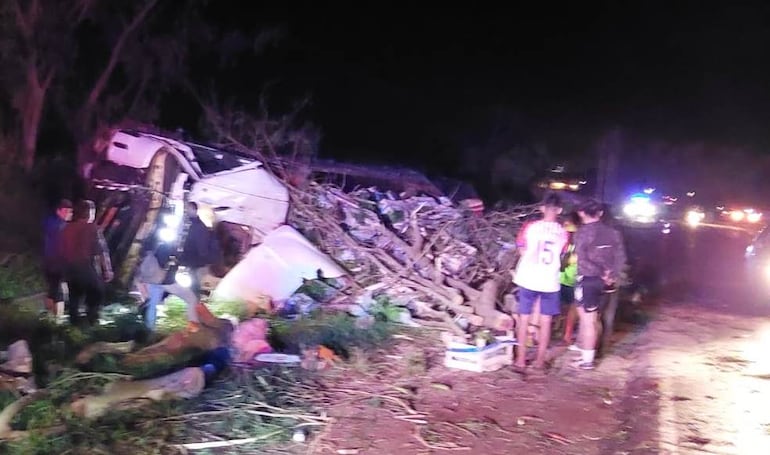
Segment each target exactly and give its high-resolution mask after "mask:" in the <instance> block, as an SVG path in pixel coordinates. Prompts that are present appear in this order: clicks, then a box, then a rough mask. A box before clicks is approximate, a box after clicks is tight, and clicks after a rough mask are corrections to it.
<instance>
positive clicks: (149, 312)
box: [144, 283, 198, 330]
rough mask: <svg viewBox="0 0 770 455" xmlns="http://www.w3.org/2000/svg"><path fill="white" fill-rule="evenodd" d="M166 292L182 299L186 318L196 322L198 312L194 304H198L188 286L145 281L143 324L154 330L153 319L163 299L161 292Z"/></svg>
mask: <svg viewBox="0 0 770 455" xmlns="http://www.w3.org/2000/svg"><path fill="white" fill-rule="evenodd" d="M166 292H168V293H169V294H172V295H175V296H177V297H179V298H180V299H182V300H184V302H185V303H186V304H187V320H188V321H190V322H198V313H196V311H195V306H196V305H197V304H198V298H197V297H196V295H195V293H194V292H193V291H191V290H190V289H188V288H185V287H182V286H180V285H179V284H177V283H172V284H150V283H147V293H148V294H149V299H148V300H147V308H146V309H145V313H144V324H145V325H146V326H147V328H148V329H150V330H155V321H156V319H157V318H158V305H159V304H160V302H161V301H162V300H163V294H165V293H166Z"/></svg>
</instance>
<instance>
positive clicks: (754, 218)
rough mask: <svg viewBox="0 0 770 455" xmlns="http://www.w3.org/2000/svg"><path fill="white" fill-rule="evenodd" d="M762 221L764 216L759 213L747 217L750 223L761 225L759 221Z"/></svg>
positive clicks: (752, 213)
mask: <svg viewBox="0 0 770 455" xmlns="http://www.w3.org/2000/svg"><path fill="white" fill-rule="evenodd" d="M761 219H762V214H761V213H757V212H751V213H749V214H748V215H747V216H746V221H748V222H749V223H759V220H761Z"/></svg>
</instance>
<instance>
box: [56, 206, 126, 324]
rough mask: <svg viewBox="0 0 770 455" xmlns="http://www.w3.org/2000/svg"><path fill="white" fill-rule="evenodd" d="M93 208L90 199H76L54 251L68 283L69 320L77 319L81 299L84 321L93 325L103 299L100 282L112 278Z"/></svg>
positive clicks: (76, 320)
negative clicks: (86, 318)
mask: <svg viewBox="0 0 770 455" xmlns="http://www.w3.org/2000/svg"><path fill="white" fill-rule="evenodd" d="M95 214H96V209H95V207H94V203H93V202H92V201H80V202H79V203H78V204H77V206H75V210H74V213H73V216H72V218H73V221H72V222H71V223H69V224H67V225H66V226H65V227H64V229H62V231H61V235H60V236H59V241H58V251H59V254H60V257H61V264H62V272H63V276H64V279H65V280H66V281H67V285H68V286H69V296H70V300H69V316H70V323H71V324H73V325H76V324H78V323H79V322H80V321H79V319H80V303H81V301H83V299H85V302H86V308H87V310H88V323H89V324H90V325H95V324H96V323H97V322H98V319H99V308H100V307H101V306H102V304H103V301H104V282H109V281H112V278H113V273H112V266H111V264H110V263H109V260H108V259H106V258H109V252H108V250H107V248H106V244H105V242H104V239H103V237H102V235H101V233H100V232H99V228H98V226H97V225H96V224H94V223H93V220H94V216H95Z"/></svg>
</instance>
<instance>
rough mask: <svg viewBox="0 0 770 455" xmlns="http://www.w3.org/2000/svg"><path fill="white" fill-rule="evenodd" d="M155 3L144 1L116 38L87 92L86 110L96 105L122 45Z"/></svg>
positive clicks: (154, 1) (153, 1)
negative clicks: (99, 72) (101, 68)
mask: <svg viewBox="0 0 770 455" xmlns="http://www.w3.org/2000/svg"><path fill="white" fill-rule="evenodd" d="M157 3H158V0H149V1H148V2H147V3H145V5H144V7H143V8H142V9H141V10H139V12H138V13H137V14H136V16H134V18H133V19H132V20H131V22H130V23H129V24H128V25H127V26H126V28H125V29H123V32H122V33H121V34H120V36H119V37H118V40H117V41H116V42H115V45H114V46H113V47H112V52H110V59H109V60H108V61H107V65H106V66H105V67H104V70H102V73H101V74H100V75H99V78H98V79H97V80H96V83H94V86H93V87H92V88H91V92H90V93H89V95H88V99H87V100H86V105H85V111H86V112H88V111H90V110H91V109H92V108H93V107H94V106H95V105H96V102H97V101H98V100H99V97H100V96H101V94H102V92H103V91H104V89H105V87H106V86H107V82H108V81H109V80H110V77H111V76H112V73H113V71H115V67H116V66H117V64H118V60H119V59H120V55H121V53H122V52H123V47H124V46H125V45H126V42H127V41H128V38H129V37H130V36H131V34H132V33H133V32H134V30H136V29H137V27H139V25H141V23H142V22H143V21H144V20H145V18H146V17H147V14H149V12H150V10H152V9H153V8H154V7H155V5H156V4H157Z"/></svg>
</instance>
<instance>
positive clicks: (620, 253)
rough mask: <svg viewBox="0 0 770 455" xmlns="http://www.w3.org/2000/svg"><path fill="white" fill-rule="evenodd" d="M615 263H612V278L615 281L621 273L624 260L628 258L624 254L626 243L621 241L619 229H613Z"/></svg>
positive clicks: (624, 263)
mask: <svg viewBox="0 0 770 455" xmlns="http://www.w3.org/2000/svg"><path fill="white" fill-rule="evenodd" d="M614 250H615V264H614V270H613V271H612V272H613V275H612V278H613V279H614V280H615V281H616V282H617V281H618V280H619V279H620V275H621V273H623V268H624V267H625V266H626V261H627V260H628V257H627V256H626V245H625V242H624V241H623V235H622V234H621V233H620V231H617V230H616V231H615V245H614Z"/></svg>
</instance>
